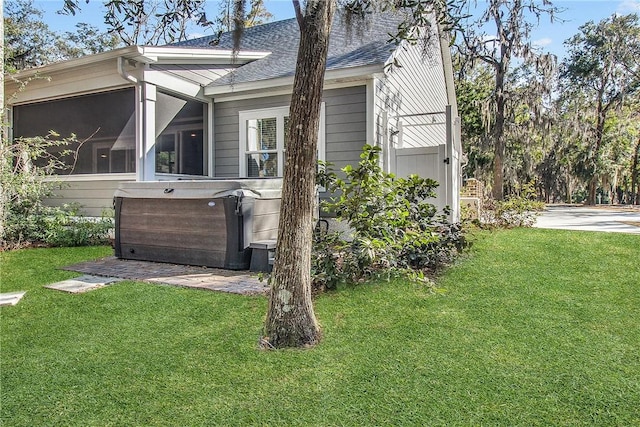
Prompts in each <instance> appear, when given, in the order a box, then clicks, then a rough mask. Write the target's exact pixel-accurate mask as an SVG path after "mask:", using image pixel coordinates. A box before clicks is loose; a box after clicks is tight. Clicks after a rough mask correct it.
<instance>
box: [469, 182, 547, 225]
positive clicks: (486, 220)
mask: <svg viewBox="0 0 640 427" xmlns="http://www.w3.org/2000/svg"><path fill="white" fill-rule="evenodd" d="M542 210H544V203H542V202H539V201H536V192H535V185H534V183H533V182H531V183H528V184H524V185H523V186H522V188H520V194H519V195H512V196H510V197H509V198H507V200H504V201H496V200H487V201H485V203H484V206H483V209H482V212H481V214H480V222H481V224H482V225H483V226H490V227H501V228H513V227H532V226H533V224H535V222H536V218H537V216H538V214H539V212H541V211H542Z"/></svg>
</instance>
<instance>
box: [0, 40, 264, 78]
mask: <svg viewBox="0 0 640 427" xmlns="http://www.w3.org/2000/svg"><path fill="white" fill-rule="evenodd" d="M270 54H271V52H265V51H243V52H236V53H235V55H234V52H233V51H231V50H217V49H194V48H178V47H157V46H126V47H122V48H118V49H114V50H110V51H108V52H102V53H96V54H94V55H86V56H83V57H81V58H75V59H69V60H66V61H60V62H56V63H53V64H48V65H44V66H42V67H36V68H30V69H28V70H23V71H20V72H18V73H15V74H12V76H13V77H14V78H16V79H19V80H21V79H25V78H29V77H33V76H36V75H50V74H54V73H59V72H64V71H67V70H69V69H73V68H78V67H83V66H85V65H91V64H95V63H97V62H102V61H109V60H112V59H115V58H118V57H122V58H126V59H130V60H134V61H138V62H142V63H145V64H151V63H163V64H211V65H220V64H223V65H226V64H229V65H233V64H238V65H243V64H246V63H248V62H251V61H255V60H257V59H262V58H265V57H266V56H268V55H270ZM8 79H9V77H8V75H7V78H5V81H6V80H8Z"/></svg>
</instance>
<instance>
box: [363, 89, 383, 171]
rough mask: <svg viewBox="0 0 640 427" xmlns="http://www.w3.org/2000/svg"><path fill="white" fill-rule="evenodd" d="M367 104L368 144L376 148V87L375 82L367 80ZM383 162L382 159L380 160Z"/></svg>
mask: <svg viewBox="0 0 640 427" xmlns="http://www.w3.org/2000/svg"><path fill="white" fill-rule="evenodd" d="M365 92H366V93H365V99H366V101H365V103H366V115H367V125H366V126H367V144H369V145H371V146H374V145H377V141H376V140H375V134H376V129H375V127H376V108H375V102H374V101H375V99H376V96H375V85H374V80H373V79H369V80H367V85H366V90H365ZM380 160H382V159H380Z"/></svg>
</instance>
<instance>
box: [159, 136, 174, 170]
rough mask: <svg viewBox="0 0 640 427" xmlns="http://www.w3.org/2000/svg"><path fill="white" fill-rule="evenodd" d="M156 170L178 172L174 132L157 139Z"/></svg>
mask: <svg viewBox="0 0 640 427" xmlns="http://www.w3.org/2000/svg"><path fill="white" fill-rule="evenodd" d="M156 172H159V173H176V142H175V135H174V134H167V135H161V136H160V138H158V141H156Z"/></svg>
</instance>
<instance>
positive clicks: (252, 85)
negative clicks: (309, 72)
mask: <svg viewBox="0 0 640 427" xmlns="http://www.w3.org/2000/svg"><path fill="white" fill-rule="evenodd" d="M382 70H383V65H382V64H374V65H365V66H361V67H350V68H341V69H339V70H329V71H327V72H326V73H325V76H324V81H325V84H327V83H336V82H338V83H339V82H345V81H350V80H362V79H365V78H369V77H371V76H373V75H376V74H378V73H380V72H381V71H382ZM293 78H294V77H293V76H287V77H279V78H275V79H267V80H258V81H254V82H247V83H234V84H229V85H223V86H207V87H205V89H204V94H205V96H216V95H225V94H233V93H238V92H246V91H252V90H258V89H271V88H274V89H275V88H281V87H283V86H293Z"/></svg>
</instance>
